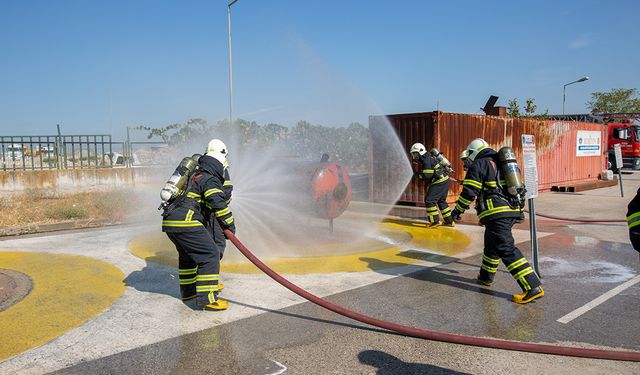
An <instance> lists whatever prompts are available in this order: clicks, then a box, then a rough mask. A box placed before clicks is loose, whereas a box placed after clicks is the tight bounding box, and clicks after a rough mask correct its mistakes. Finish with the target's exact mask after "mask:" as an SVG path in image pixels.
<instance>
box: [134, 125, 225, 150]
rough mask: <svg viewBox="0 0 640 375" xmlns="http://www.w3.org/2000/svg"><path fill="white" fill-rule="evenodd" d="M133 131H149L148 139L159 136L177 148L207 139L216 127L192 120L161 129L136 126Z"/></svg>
mask: <svg viewBox="0 0 640 375" xmlns="http://www.w3.org/2000/svg"><path fill="white" fill-rule="evenodd" d="M133 129H135V130H145V131H148V132H149V134H148V135H147V139H151V138H153V137H154V136H157V137H160V138H162V141H163V142H166V143H168V144H170V145H171V146H176V145H181V144H185V143H189V142H192V141H195V140H198V139H202V138H203V137H204V138H207V137H209V135H210V134H211V133H212V131H213V129H214V127H213V126H212V125H209V124H208V123H207V121H206V120H203V119H201V118H192V119H189V120H187V122H185V123H184V124H180V123H175V124H171V125H167V126H165V127H161V128H152V127H149V126H136V127H135V128H133Z"/></svg>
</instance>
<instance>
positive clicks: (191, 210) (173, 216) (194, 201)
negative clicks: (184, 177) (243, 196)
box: [162, 155, 235, 232]
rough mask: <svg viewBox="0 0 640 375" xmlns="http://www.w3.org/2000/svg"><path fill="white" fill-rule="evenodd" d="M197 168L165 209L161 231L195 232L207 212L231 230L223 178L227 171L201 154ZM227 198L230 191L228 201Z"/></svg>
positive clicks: (206, 216)
mask: <svg viewBox="0 0 640 375" xmlns="http://www.w3.org/2000/svg"><path fill="white" fill-rule="evenodd" d="M198 166H199V170H198V172H196V174H195V175H194V176H193V177H191V179H190V180H189V185H188V187H187V189H186V191H185V193H184V194H183V195H182V196H180V197H178V198H176V201H175V202H174V203H172V204H170V205H169V206H168V207H167V208H166V209H165V211H164V213H163V215H162V216H163V220H162V230H163V231H164V232H189V231H198V230H199V229H200V228H202V227H203V226H204V223H205V220H207V219H208V216H209V215H208V212H207V210H210V212H212V213H213V215H214V216H215V217H216V218H217V219H218V221H219V222H220V224H221V225H222V227H223V228H231V229H232V230H233V231H234V230H235V225H234V219H233V215H232V213H231V210H230V209H229V207H228V205H227V202H226V200H227V194H226V193H225V191H224V183H225V175H226V176H228V172H226V168H224V166H223V165H222V163H220V162H219V161H218V160H216V159H214V158H213V157H211V156H209V155H203V156H202V157H201V158H200V160H199V162H198ZM225 173H226V174H225ZM230 196H231V193H230V190H229V198H230Z"/></svg>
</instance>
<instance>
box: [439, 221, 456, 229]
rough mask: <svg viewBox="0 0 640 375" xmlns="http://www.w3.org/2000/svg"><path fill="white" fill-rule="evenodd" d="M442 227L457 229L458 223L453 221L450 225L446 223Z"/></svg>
mask: <svg viewBox="0 0 640 375" xmlns="http://www.w3.org/2000/svg"><path fill="white" fill-rule="evenodd" d="M442 226H443V227H450V228H453V227H455V226H456V222H455V221H452V222H450V223H444V224H442Z"/></svg>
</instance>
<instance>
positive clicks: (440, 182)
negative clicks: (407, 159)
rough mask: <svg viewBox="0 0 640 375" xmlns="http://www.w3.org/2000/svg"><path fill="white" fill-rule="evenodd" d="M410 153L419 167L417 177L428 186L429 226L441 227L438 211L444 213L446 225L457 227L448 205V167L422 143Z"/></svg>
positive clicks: (443, 217)
mask: <svg viewBox="0 0 640 375" xmlns="http://www.w3.org/2000/svg"><path fill="white" fill-rule="evenodd" d="M409 152H410V153H411V156H412V157H413V161H414V162H415V163H416V164H417V165H418V171H416V172H415V176H417V177H418V178H419V179H420V180H422V181H424V182H425V184H426V185H427V192H426V194H425V196H424V205H425V208H426V210H427V221H428V222H429V224H428V226H429V227H431V228H433V227H437V226H439V225H440V219H439V217H438V216H439V215H438V210H439V211H440V213H442V220H443V221H444V225H446V226H450V227H453V226H455V222H454V221H453V219H452V218H451V208H450V207H449V205H448V204H447V194H448V193H449V185H450V184H451V181H450V180H449V175H448V173H447V171H446V165H443V163H442V162H441V161H439V160H438V159H436V157H435V156H434V155H432V154H431V153H429V152H427V149H426V148H425V147H424V145H423V144H422V143H414V144H413V145H412V146H411V149H410V150H409ZM445 160H446V159H445Z"/></svg>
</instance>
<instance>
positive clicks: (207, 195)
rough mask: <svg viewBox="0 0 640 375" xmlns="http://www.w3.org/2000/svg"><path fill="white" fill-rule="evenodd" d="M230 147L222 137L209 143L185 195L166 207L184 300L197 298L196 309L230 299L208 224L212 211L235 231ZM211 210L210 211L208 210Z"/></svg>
mask: <svg viewBox="0 0 640 375" xmlns="http://www.w3.org/2000/svg"><path fill="white" fill-rule="evenodd" d="M227 165H228V162H227V147H226V146H225V145H224V143H223V142H222V141H220V140H218V139H213V140H211V142H209V144H208V145H207V150H206V152H205V154H204V155H203V156H202V157H200V159H199V161H198V170H197V171H196V172H195V173H194V174H193V176H192V177H191V178H190V179H189V180H188V184H187V186H186V187H184V188H182V189H181V194H180V195H179V196H177V197H176V198H175V199H173V201H171V203H170V204H168V205H167V206H166V207H165V210H164V213H163V220H162V231H163V232H165V233H166V234H167V236H168V237H169V239H170V240H171V242H173V243H174V245H175V246H176V250H177V251H178V276H179V282H180V293H181V296H182V300H183V301H187V300H191V299H194V298H195V299H196V308H197V309H202V310H210V311H218V310H225V309H226V308H227V306H228V302H227V301H226V300H223V299H221V298H219V297H218V293H219V291H220V285H219V279H220V250H219V248H218V246H217V245H216V243H215V242H214V239H213V236H212V233H211V231H210V230H208V229H207V228H206V227H205V225H204V224H205V223H206V222H207V221H208V219H209V212H213V215H214V216H215V217H216V219H218V221H219V223H220V225H221V228H223V229H229V230H231V231H232V232H233V233H235V223H234V218H233V215H232V213H231V210H230V209H229V207H228V206H227V203H226V195H225V192H224V190H223V187H224V181H225V167H226V166H227ZM208 210H210V211H208Z"/></svg>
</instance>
